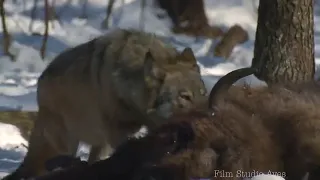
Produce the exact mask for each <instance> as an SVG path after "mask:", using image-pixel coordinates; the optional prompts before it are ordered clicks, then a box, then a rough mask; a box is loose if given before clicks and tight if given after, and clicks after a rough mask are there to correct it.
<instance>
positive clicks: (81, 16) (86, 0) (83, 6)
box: [80, 0, 88, 19]
mask: <svg viewBox="0 0 320 180" xmlns="http://www.w3.org/2000/svg"><path fill="white" fill-rule="evenodd" d="M87 5H88V0H84V1H83V5H82V10H81V15H80V18H83V19H86V18H88V15H87Z"/></svg>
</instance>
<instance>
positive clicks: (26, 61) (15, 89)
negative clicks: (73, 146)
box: [0, 0, 320, 180]
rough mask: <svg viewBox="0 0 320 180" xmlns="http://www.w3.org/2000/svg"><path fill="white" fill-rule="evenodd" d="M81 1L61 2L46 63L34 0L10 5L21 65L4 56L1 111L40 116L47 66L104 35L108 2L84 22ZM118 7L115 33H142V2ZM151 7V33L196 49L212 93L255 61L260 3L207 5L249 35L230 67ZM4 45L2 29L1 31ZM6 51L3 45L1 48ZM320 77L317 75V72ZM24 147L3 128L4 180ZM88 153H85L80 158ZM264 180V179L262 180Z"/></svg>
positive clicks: (235, 0)
mask: <svg viewBox="0 0 320 180" xmlns="http://www.w3.org/2000/svg"><path fill="white" fill-rule="evenodd" d="M82 2H83V1H82V0H71V1H69V3H68V0H59V1H56V5H55V7H56V10H57V12H58V14H59V15H60V21H61V24H60V23H58V22H54V23H51V26H50V37H49V40H48V45H47V47H48V50H47V52H46V53H47V57H46V58H45V59H44V60H41V58H40V56H39V52H38V50H39V49H40V46H41V40H42V37H40V36H32V35H31V34H32V33H31V32H30V31H29V24H30V21H31V20H30V13H31V9H32V7H33V0H6V1H5V10H6V13H7V14H6V16H7V17H6V18H7V25H8V29H9V32H10V33H11V34H12V36H13V40H14V41H13V44H12V47H11V49H10V50H11V52H12V53H13V54H14V55H15V56H16V60H17V62H15V63H12V62H11V61H10V60H9V58H8V57H6V56H3V53H2V51H1V52H0V109H1V110H7V109H22V110H31V111H35V110H37V104H36V94H35V92H36V83H37V77H38V76H39V75H40V73H41V72H42V70H43V69H44V67H45V66H46V65H47V63H48V62H49V61H50V60H52V58H54V57H55V56H56V55H57V54H58V53H60V52H61V51H62V50H64V49H65V48H67V47H72V46H75V45H78V44H80V43H83V42H86V41H88V40H90V39H92V38H94V37H96V36H98V35H100V34H102V33H104V32H105V31H103V30H101V28H100V23H101V22H102V20H103V18H104V16H105V12H104V11H105V7H106V3H107V2H108V1H107V0H104V1H101V0H89V4H88V8H87V9H88V19H87V20H83V19H79V18H77V17H79V16H80V15H81V7H82ZM123 2H124V4H121V3H122V1H116V3H115V6H114V11H113V13H112V16H111V27H121V28H139V18H140V8H139V5H140V0H123ZM152 3H153V1H148V6H147V8H146V11H145V12H144V17H145V22H146V23H145V26H144V30H145V31H147V32H152V33H156V34H158V35H160V36H163V37H164V38H166V39H167V40H168V41H170V42H171V43H172V44H174V45H175V46H176V47H177V48H179V49H182V48H184V47H186V46H189V47H191V48H192V49H193V50H194V52H195V55H196V56H197V58H198V61H199V66H200V67H201V73H202V75H203V80H204V81H205V83H206V86H207V88H208V90H210V88H211V87H212V86H213V85H214V83H215V82H216V81H217V79H218V78H219V77H221V76H223V75H225V74H226V73H228V72H230V71H232V70H234V69H237V68H240V67H245V66H249V65H250V64H251V59H252V57H253V46H254V43H253V42H254V38H255V29H256V24H257V23H256V20H257V14H256V13H255V10H256V9H255V8H256V7H257V4H258V0H242V1H240V0H205V5H206V14H207V16H208V17H209V21H210V23H211V24H212V25H219V26H221V27H223V28H228V27H230V26H232V25H234V24H239V25H241V26H242V27H243V28H245V29H246V30H247V31H248V32H249V37H250V40H249V41H247V42H246V43H244V44H242V45H238V46H236V47H235V48H234V50H233V53H232V55H231V57H230V58H229V59H228V60H227V61H225V60H223V59H220V58H216V57H213V56H212V53H211V52H210V50H211V49H212V46H213V45H215V44H216V43H217V41H216V40H215V41H213V40H210V39H205V38H194V37H188V36H184V35H174V34H172V33H171V32H170V26H171V22H170V20H169V18H168V17H166V18H165V19H161V20H159V19H158V18H157V16H156V14H158V13H163V12H162V11H161V10H159V9H155V8H154V7H153V6H152ZM43 5H44V1H39V3H38V10H37V15H36V18H35V21H34V23H33V27H32V30H33V32H38V33H42V32H43V30H44V24H43V12H44V8H43ZM0 30H1V31H0V39H2V35H3V34H2V27H0ZM0 48H1V49H2V44H1V45H0ZM315 49H316V52H315V56H316V64H317V66H318V65H319V64H320V6H319V3H318V4H317V5H316V7H315ZM317 74H318V72H317ZM243 81H247V82H248V83H251V84H253V85H256V84H261V82H260V81H259V80H257V79H256V78H254V77H253V76H250V77H247V78H245V79H244V80H241V81H240V83H241V82H243ZM21 144H27V142H26V141H25V140H24V139H23V138H22V137H21V136H20V132H19V130H18V129H17V128H15V127H13V126H11V125H7V124H0V149H1V150H0V177H1V176H3V175H5V174H6V173H8V172H10V171H12V170H13V169H15V168H16V167H17V166H18V164H19V163H20V161H21V160H22V158H23V156H24V154H25V151H26V150H25V149H24V148H22V145H21ZM85 152H86V149H84V150H81V152H79V153H80V154H83V153H85ZM255 180H257V179H255ZM260 180H262V179H260Z"/></svg>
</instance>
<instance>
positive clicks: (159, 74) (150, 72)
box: [143, 51, 166, 86]
mask: <svg viewBox="0 0 320 180" xmlns="http://www.w3.org/2000/svg"><path fill="white" fill-rule="evenodd" d="M143 68H144V79H145V81H146V84H147V85H149V86H152V84H154V83H153V82H152V81H153V80H158V81H163V80H164V78H165V76H166V73H165V71H164V70H163V69H162V68H161V67H159V66H158V65H157V64H156V62H155V59H154V57H153V56H152V54H151V52H150V51H148V52H147V53H146V55H145V59H144V67H143Z"/></svg>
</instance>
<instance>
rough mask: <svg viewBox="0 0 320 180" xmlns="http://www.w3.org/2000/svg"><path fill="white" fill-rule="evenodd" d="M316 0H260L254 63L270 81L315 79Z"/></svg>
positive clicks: (260, 75)
mask: <svg viewBox="0 0 320 180" xmlns="http://www.w3.org/2000/svg"><path fill="white" fill-rule="evenodd" d="M313 26H314V19H313V0H260V4H259V9H258V25H257V32H256V40H255V50H254V58H253V61H252V65H253V66H254V67H258V68H259V70H260V71H259V73H258V74H256V76H257V78H259V79H261V80H264V81H266V82H267V83H279V82H294V83H299V82H302V81H308V80H313V78H314V72H315V65H314V29H313Z"/></svg>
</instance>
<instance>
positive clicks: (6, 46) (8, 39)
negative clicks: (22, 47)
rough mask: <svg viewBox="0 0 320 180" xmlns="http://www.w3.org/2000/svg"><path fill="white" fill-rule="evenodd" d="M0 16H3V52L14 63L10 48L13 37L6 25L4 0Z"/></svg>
mask: <svg viewBox="0 0 320 180" xmlns="http://www.w3.org/2000/svg"><path fill="white" fill-rule="evenodd" d="M0 16H1V23H2V29H3V52H4V54H5V55H7V56H9V57H10V59H11V60H12V61H14V60H15V59H14V56H13V54H11V53H10V51H9V48H10V45H11V36H10V34H9V32H8V29H7V24H6V14H5V9H4V0H0Z"/></svg>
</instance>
